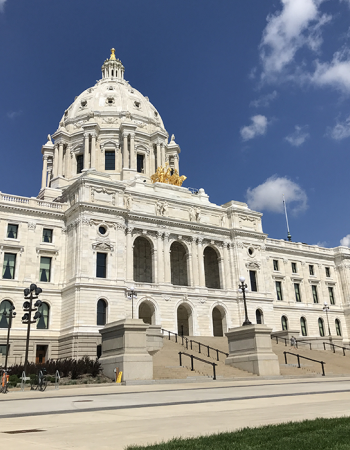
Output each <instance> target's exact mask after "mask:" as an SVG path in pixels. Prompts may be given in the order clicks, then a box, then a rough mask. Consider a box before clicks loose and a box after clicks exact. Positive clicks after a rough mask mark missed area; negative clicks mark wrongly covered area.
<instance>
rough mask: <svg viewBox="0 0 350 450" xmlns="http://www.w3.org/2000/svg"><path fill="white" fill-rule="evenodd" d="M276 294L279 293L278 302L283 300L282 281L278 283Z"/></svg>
mask: <svg viewBox="0 0 350 450" xmlns="http://www.w3.org/2000/svg"><path fill="white" fill-rule="evenodd" d="M276 293H277V300H283V297H282V285H281V282H280V281H276Z"/></svg>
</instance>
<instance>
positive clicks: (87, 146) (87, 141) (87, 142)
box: [84, 133, 90, 170]
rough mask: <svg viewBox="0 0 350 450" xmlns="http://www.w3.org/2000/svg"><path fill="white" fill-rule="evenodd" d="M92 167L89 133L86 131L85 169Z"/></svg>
mask: <svg viewBox="0 0 350 450" xmlns="http://www.w3.org/2000/svg"><path fill="white" fill-rule="evenodd" d="M89 167H90V155H89V133H84V170H86V169H88V168H89Z"/></svg>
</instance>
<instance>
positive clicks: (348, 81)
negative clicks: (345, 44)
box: [310, 48, 350, 93]
mask: <svg viewBox="0 0 350 450" xmlns="http://www.w3.org/2000/svg"><path fill="white" fill-rule="evenodd" d="M310 81H311V82H313V83H314V84H316V85H318V86H327V85H328V86H331V87H334V88H336V89H339V90H341V91H343V92H347V93H349V92H350V51H349V49H348V48H343V49H342V50H341V51H339V52H336V53H334V55H333V60H332V61H331V62H329V63H320V62H318V61H316V70H315V72H314V73H313V75H312V76H311V77H310Z"/></svg>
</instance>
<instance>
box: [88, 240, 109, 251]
mask: <svg viewBox="0 0 350 450" xmlns="http://www.w3.org/2000/svg"><path fill="white" fill-rule="evenodd" d="M92 248H93V250H104V251H109V252H113V251H114V246H113V245H111V244H110V243H109V242H95V243H94V244H92Z"/></svg>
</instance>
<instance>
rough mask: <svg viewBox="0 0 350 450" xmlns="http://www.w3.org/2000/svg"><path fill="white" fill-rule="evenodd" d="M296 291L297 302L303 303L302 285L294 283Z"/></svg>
mask: <svg viewBox="0 0 350 450" xmlns="http://www.w3.org/2000/svg"><path fill="white" fill-rule="evenodd" d="M294 291H295V300H296V301H297V302H301V296H300V285H299V284H298V283H294Z"/></svg>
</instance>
